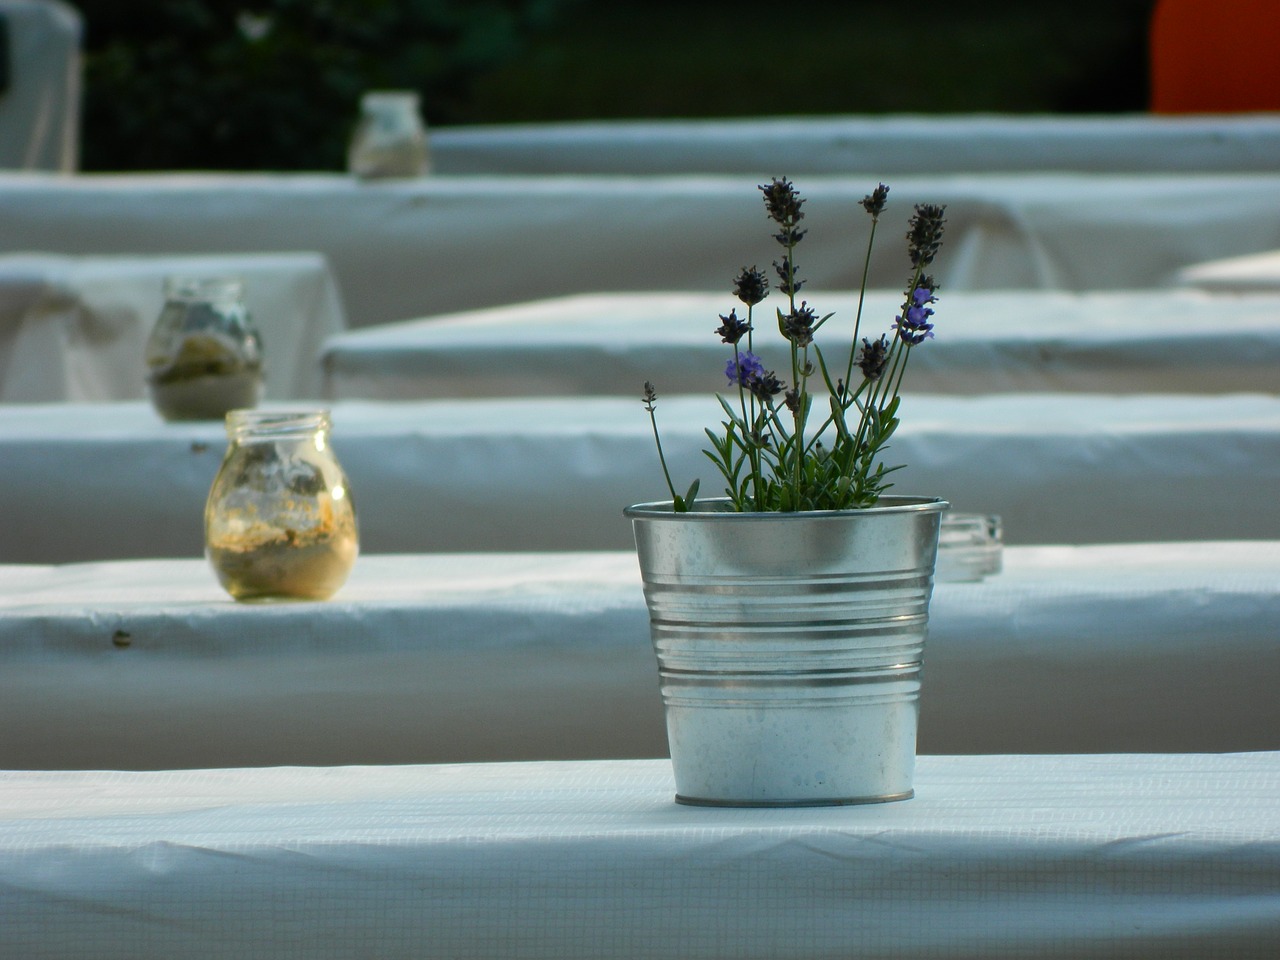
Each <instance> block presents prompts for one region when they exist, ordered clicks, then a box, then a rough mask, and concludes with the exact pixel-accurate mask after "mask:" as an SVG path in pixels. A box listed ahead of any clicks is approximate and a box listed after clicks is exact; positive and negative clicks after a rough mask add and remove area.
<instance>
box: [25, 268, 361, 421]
mask: <svg viewBox="0 0 1280 960" xmlns="http://www.w3.org/2000/svg"><path fill="white" fill-rule="evenodd" d="M170 274H180V275H184V276H237V277H240V278H241V279H242V280H243V281H244V284H245V303H246V305H247V306H248V309H249V312H250V314H251V316H252V318H253V321H254V323H255V324H256V326H257V327H258V330H259V333H260V334H261V336H262V341H263V353H264V357H265V360H266V375H267V382H266V395H267V397H270V398H278V399H286V398H296V397H316V396H319V394H320V390H321V384H320V378H319V367H318V365H317V357H318V354H319V350H320V346H321V344H322V343H323V342H324V340H325V338H326V337H329V336H332V335H334V334H337V333H339V332H340V331H342V330H343V329H344V328H345V327H346V319H345V316H344V312H343V307H342V301H341V298H340V296H339V293H338V289H337V285H336V283H335V282H334V278H333V274H332V273H331V272H330V270H329V266H328V264H327V263H326V262H325V258H324V256H323V255H322V254H319V253H266V254H222V255H207V256H147V257H127V256H119V257H67V256H59V255H54V254H10V255H0V401H3V402H5V403H33V402H41V401H54V400H77V401H100V400H131V399H136V398H140V397H145V396H146V395H147V388H146V364H145V362H144V360H143V355H144V352H145V346H146V342H147V337H148V335H149V334H150V333H151V328H152V326H154V324H155V322H156V318H157V317H158V316H159V315H160V309H161V307H162V306H163V304H164V279H165V277H166V276H168V275H170Z"/></svg>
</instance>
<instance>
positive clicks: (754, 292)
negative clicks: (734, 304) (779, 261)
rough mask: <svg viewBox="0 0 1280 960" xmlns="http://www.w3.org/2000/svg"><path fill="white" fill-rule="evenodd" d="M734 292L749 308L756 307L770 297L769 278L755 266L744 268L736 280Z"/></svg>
mask: <svg viewBox="0 0 1280 960" xmlns="http://www.w3.org/2000/svg"><path fill="white" fill-rule="evenodd" d="M733 292H734V295H735V296H736V297H737V298H738V299H739V300H741V301H742V302H743V303H745V304H746V305H747V306H748V307H754V306H755V305H756V304H757V303H759V302H760V301H761V300H763V299H764V298H765V297H767V296H768V295H769V278H768V277H766V276H765V275H764V272H763V271H761V270H757V269H756V268H755V267H754V266H753V267H751V268H747V267H743V268H742V270H741V271H739V273H738V276H737V277H735V278H734V281H733Z"/></svg>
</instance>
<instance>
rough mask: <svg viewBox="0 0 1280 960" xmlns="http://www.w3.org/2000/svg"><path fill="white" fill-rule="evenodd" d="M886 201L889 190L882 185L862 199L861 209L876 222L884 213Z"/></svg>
mask: <svg viewBox="0 0 1280 960" xmlns="http://www.w3.org/2000/svg"><path fill="white" fill-rule="evenodd" d="M888 200H889V188H888V187H886V186H885V185H884V184H883V183H882V184H880V185H878V186H877V187H876V188H875V189H874V190H873V191H871V193H869V194H867V195H866V196H865V197H863V198H862V208H863V209H864V210H866V211H867V213H869V214H871V219H872V220H876V219H878V218H879V217H880V214H882V213H883V212H884V205H885V203H887V202H888Z"/></svg>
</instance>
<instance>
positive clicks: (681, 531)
mask: <svg viewBox="0 0 1280 960" xmlns="http://www.w3.org/2000/svg"><path fill="white" fill-rule="evenodd" d="M947 506H948V504H947V503H946V502H945V501H942V500H932V499H922V498H912V497H881V498H880V502H879V504H878V505H877V506H875V507H872V508H869V509H865V510H839V511H814V512H808V513H734V512H732V511H731V510H730V509H729V506H728V503H727V501H723V500H707V501H698V502H697V504H696V505H695V507H694V509H693V510H691V511H690V512H688V513H675V512H673V511H672V508H671V503H670V501H659V502H654V503H641V504H636V505H634V506H631V507H628V508H627V509H626V510H625V514H626V516H627V517H629V518H630V519H631V524H632V529H633V531H634V533H635V539H636V552H637V554H638V556H639V560H640V570H641V574H642V575H643V578H644V592H645V601H646V602H647V604H648V607H649V622H650V631H651V634H652V637H653V646H654V651H655V653H656V654H657V658H658V674H659V679H660V685H661V690H662V699H663V705H664V708H665V711H666V718H667V738H668V742H669V745H670V748H671V760H672V764H673V767H674V769H675V780H676V800H677V801H679V802H681V803H691V804H712V805H724V806H800V805H819V804H845V803H875V802H882V801H887V800H904V799H907V798H908V797H910V796H912V794H913V777H914V772H915V747H916V721H917V716H918V714H919V693H920V670H921V664H922V660H923V654H924V644H925V636H926V634H927V631H928V620H929V599H930V596H931V595H932V592H933V570H934V563H935V560H936V558H937V550H938V528H939V520H940V517H941V514H942V512H943V510H945V509H946V508H947Z"/></svg>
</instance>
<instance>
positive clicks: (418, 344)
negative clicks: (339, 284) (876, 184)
mask: <svg viewBox="0 0 1280 960" xmlns="http://www.w3.org/2000/svg"><path fill="white" fill-rule="evenodd" d="M802 293H805V294H807V295H808V300H809V302H810V304H811V305H812V306H813V307H814V308H815V309H816V310H817V312H818V313H819V314H820V315H825V314H827V313H831V312H834V313H835V316H834V317H833V318H832V319H831V320H829V321H828V322H827V324H826V326H825V327H823V328H822V330H821V331H820V332H819V334H818V338H817V342H818V344H819V346H821V347H822V348H823V350H824V351H825V353H826V356H827V360H828V362H836V361H839V362H841V363H843V362H844V358H845V357H847V356H848V349H849V344H850V340H851V338H852V333H853V326H854V323H853V321H854V317H855V315H856V312H857V302H858V298H857V294H856V292H848V291H839V292H834V293H827V292H823V291H821V290H814V291H812V292H811V293H810V292H809V291H808V290H804V291H802ZM902 299H903V294H902V292H901V291H898V292H891V291H873V292H871V293H870V294H868V296H867V298H866V301H865V303H864V306H863V319H862V325H861V327H860V330H859V333H860V336H861V337H869V338H870V339H872V340H874V339H875V338H876V337H878V336H879V335H880V334H882V333H890V332H891V331H890V326H891V325H892V323H893V321H894V318H895V317H896V316H897V315H898V314H899V313H901V307H902ZM735 308H736V309H737V311H738V313H739V315H740V316H745V315H746V310H745V308H744V307H743V305H742V304H741V303H739V302H738V301H737V300H736V299H735V298H734V297H733V296H732V294H731V293H729V292H728V290H727V287H726V292H724V293H718V294H716V293H701V294H699V293H671V292H668V293H611V294H578V295H575V296H568V297H557V298H553V299H549V300H542V301H538V302H535V303H524V304H518V305H513V306H505V307H495V308H490V309H485V310H473V311H465V312H462V313H457V314H451V315H448V316H443V317H440V316H436V317H428V318H424V319H421V320H410V321H404V322H401V323H390V324H382V325H379V326H376V327H366V328H363V329H360V330H350V331H346V332H344V333H340V334H337V335H335V336H333V337H330V338H329V339H328V340H327V341H326V343H325V345H324V347H323V349H322V352H321V359H322V363H323V368H324V390H325V395H326V396H328V397H332V398H341V399H351V398H364V399H373V400H405V399H415V398H424V397H469V396H559V395H576V394H613V395H623V396H634V395H636V392H637V388H638V386H639V385H640V384H643V383H644V381H646V380H652V381H654V382H655V383H656V384H657V385H658V387H659V389H660V391H662V392H665V393H699V392H705V391H713V390H718V389H721V388H723V386H724V384H725V378H724V366H725V362H726V360H727V359H729V358H730V357H732V355H733V353H732V348H730V347H728V346H726V345H725V344H724V343H723V342H721V339H720V337H718V336H716V335H715V333H714V331H715V329H716V328H717V327H719V326H720V317H721V316H722V315H726V314H728V313H729V311H730V309H735ZM775 308H779V309H785V308H786V300H785V298H783V297H782V296H781V295H779V294H777V293H774V294H771V295H770V297H769V298H767V299H766V300H765V301H764V302H763V303H761V304H760V306H758V307H757V308H756V312H755V326H756V328H757V333H756V335H755V350H756V353H758V354H761V355H762V356H763V357H764V358H765V359H766V362H767V363H768V364H769V365H770V366H771V367H774V368H776V369H779V370H785V369H786V364H787V363H788V362H789V361H788V359H787V357H786V354H785V353H784V352H783V350H782V347H783V346H784V345H785V344H784V342H783V341H782V338H781V337H779V336H778V333H777V322H776V320H775ZM935 308H936V311H937V312H936V315H935V316H934V318H933V320H934V322H935V324H936V331H935V332H936V339H934V340H933V341H930V342H928V343H926V344H924V345H922V346H921V348H920V349H919V350H915V351H913V352H912V357H911V367H910V372H909V375H908V387H909V389H910V390H912V391H919V392H925V391H927V392H933V393H950V394H976V393H992V392H1000V391H1021V390H1025V391H1054V390H1062V391H1077V390H1079V391H1097V392H1103V393H1108V392H1110V393H1158V392H1161V391H1167V392H1170V393H1196V392H1205V393H1222V392H1240V391H1249V390H1256V391H1260V392H1272V393H1274V392H1280V284H1278V286H1277V293H1274V294H1272V295H1269V296H1267V295H1259V296H1250V297H1246V298H1236V297H1220V296H1211V295H1208V294H1205V293H1201V292H1198V291H1190V290H1183V291H1173V290H1142V291H1124V292H1121V291H1114V292H1107V293H1064V292H1060V291H1031V292H1028V291H1018V292H1014V291H998V292H990V291H982V292H976V291H955V292H949V291H945V290H944V291H943V292H942V295H941V297H940V300H939V302H938V303H937V304H936V305H935Z"/></svg>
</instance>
